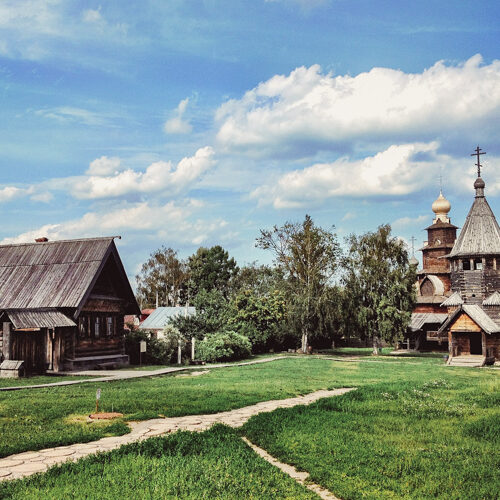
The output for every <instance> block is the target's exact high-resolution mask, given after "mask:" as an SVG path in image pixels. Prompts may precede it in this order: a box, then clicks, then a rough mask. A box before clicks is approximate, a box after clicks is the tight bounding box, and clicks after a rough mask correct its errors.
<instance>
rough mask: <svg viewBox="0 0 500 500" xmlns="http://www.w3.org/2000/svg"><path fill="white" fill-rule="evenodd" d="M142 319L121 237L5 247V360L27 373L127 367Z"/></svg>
mask: <svg viewBox="0 0 500 500" xmlns="http://www.w3.org/2000/svg"><path fill="white" fill-rule="evenodd" d="M125 314H133V315H139V314H140V310H139V306H138V305H137V302H136V299H135V296H134V294H133V292H132V288H131V286H130V283H129V281H128V278H127V275H126V273H125V270H124V268H123V264H122V262H121V259H120V256H119V255H118V250H117V248H116V245H115V243H114V237H104V238H88V239H77V240H65V241H48V240H47V239H46V238H41V239H38V240H37V241H36V242H35V243H28V244H16V245H0V328H1V331H0V353H1V354H0V358H1V360H23V361H24V366H25V369H26V372H27V373H28V374H34V373H45V372H46V371H49V372H59V371H66V370H77V369H88V368H97V367H105V366H111V365H119V364H128V356H127V355H126V354H125V348H124V332H123V324H124V323H123V318H124V315H125Z"/></svg>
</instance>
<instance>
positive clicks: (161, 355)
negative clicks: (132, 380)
mask: <svg viewBox="0 0 500 500" xmlns="http://www.w3.org/2000/svg"><path fill="white" fill-rule="evenodd" d="M166 328H167V334H166V335H164V336H163V337H162V338H159V339H157V338H155V336H156V334H155V333H154V332H150V331H146V330H138V331H132V332H130V333H127V334H126V335H125V350H126V353H127V354H128V355H129V357H130V363H131V364H133V365H138V364H139V359H140V358H139V344H140V342H141V341H142V340H145V341H146V342H147V350H146V352H145V353H143V355H142V362H143V363H147V364H152V365H164V364H168V363H175V362H177V344H178V340H177V339H178V336H177V335H178V330H176V329H175V328H174V327H170V326H168V327H166ZM173 330H176V331H177V334H176V333H175V332H174V331H173ZM163 333H165V330H164V332H163ZM185 349H186V346H185V343H184V342H183V351H185Z"/></svg>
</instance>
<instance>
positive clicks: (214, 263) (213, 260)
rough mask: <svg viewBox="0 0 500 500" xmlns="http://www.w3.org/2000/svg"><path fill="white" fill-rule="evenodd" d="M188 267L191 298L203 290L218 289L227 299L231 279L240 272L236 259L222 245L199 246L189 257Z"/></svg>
mask: <svg viewBox="0 0 500 500" xmlns="http://www.w3.org/2000/svg"><path fill="white" fill-rule="evenodd" d="M188 269H189V275H190V278H189V294H190V298H191V300H193V299H194V297H195V296H196V295H198V293H199V292H200V291H201V290H206V291H208V292H209V291H212V290H217V291H219V292H220V293H221V294H222V295H223V296H224V298H226V299H227V298H228V296H229V292H230V289H231V281H232V280H233V278H234V277H235V276H236V275H237V273H238V266H237V265H236V261H235V260H234V259H233V258H232V257H231V258H230V257H229V254H228V252H227V251H226V250H224V249H223V248H222V247H221V246H220V245H216V246H214V247H211V248H205V247H200V248H198V250H197V251H196V253H195V254H194V255H191V257H189V259H188Z"/></svg>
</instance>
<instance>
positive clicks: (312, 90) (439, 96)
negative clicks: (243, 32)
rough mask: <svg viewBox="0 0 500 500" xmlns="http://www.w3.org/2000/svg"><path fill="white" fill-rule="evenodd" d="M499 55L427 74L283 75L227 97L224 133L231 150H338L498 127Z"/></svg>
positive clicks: (314, 70)
mask: <svg viewBox="0 0 500 500" xmlns="http://www.w3.org/2000/svg"><path fill="white" fill-rule="evenodd" d="M499 111H500V61H498V60H496V61H493V62H492V63H491V64H483V61H482V58H481V56H480V55H476V56H474V57H471V58H470V59H469V60H468V61H466V62H465V63H463V64H459V65H455V66H453V65H447V64H445V63H444V62H442V61H439V62H437V63H436V64H434V65H433V66H432V67H431V68H429V69H426V70H425V71H423V72H422V73H415V74H410V73H405V72H403V71H401V70H395V69H389V68H373V69H372V70H370V71H369V72H366V73H361V74H359V75H357V76H349V75H344V76H333V75H332V74H331V73H328V74H323V73H322V71H321V68H320V66H318V65H314V66H311V67H309V68H306V67H300V68H297V69H295V70H294V71H292V72H291V73H290V74H289V75H286V76H285V75H276V76H274V77H272V78H271V79H269V80H268V81H266V82H263V83H261V84H259V85H258V86H257V87H255V88H254V89H252V90H250V91H248V92H246V93H245V95H244V96H243V97H242V98H241V99H233V100H230V101H227V102H226V103H224V104H223V105H222V106H221V107H220V108H219V109H218V111H217V113H216V120H217V123H218V134H217V139H218V141H219V143H220V144H221V145H222V146H223V147H225V148H226V149H229V150H246V151H251V152H255V153H256V154H270V155H282V154H285V153H287V152H293V153H294V154H295V155H297V154H299V155H300V152H303V153H304V156H305V155H306V154H305V153H310V152H311V151H312V152H315V151H318V150H321V149H335V145H343V146H344V147H345V145H346V144H347V145H349V144H353V143H354V142H355V141H358V142H359V141H364V142H370V143H373V142H377V141H383V142H387V141H391V142H392V143H394V142H395V141H397V142H415V141H422V140H424V141H428V140H432V139H436V138H440V137H442V136H446V135H447V134H448V135H449V134H451V135H453V136H454V137H461V139H462V140H463V139H464V134H465V133H466V132H467V133H469V135H472V134H473V133H474V134H476V133H477V124H478V123H481V127H482V137H483V138H485V137H487V136H489V135H494V134H496V130H497V127H498V122H499V120H498V116H499Z"/></svg>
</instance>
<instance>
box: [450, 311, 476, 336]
mask: <svg viewBox="0 0 500 500" xmlns="http://www.w3.org/2000/svg"><path fill="white" fill-rule="evenodd" d="M450 331H451V332H480V331H481V328H479V326H477V325H476V323H475V322H474V321H472V319H470V318H469V316H467V314H465V313H462V314H461V315H460V316H459V317H458V318H457V319H456V320H455V321H454V322H453V325H452V326H451V327H450Z"/></svg>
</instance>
